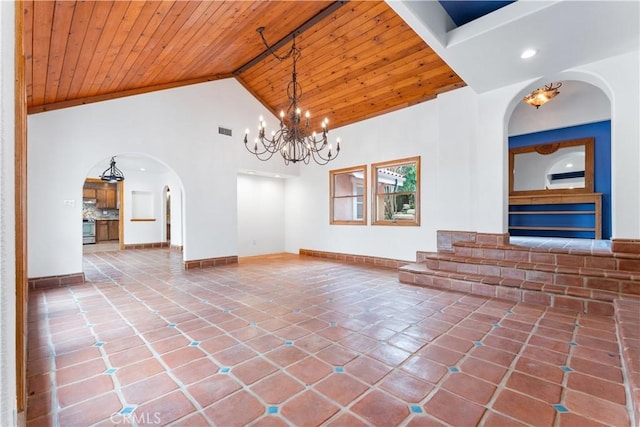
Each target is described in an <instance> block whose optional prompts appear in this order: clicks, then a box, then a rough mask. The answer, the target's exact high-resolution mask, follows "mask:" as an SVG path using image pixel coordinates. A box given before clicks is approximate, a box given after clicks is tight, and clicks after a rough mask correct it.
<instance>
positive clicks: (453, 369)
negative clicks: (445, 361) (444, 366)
mask: <svg viewBox="0 0 640 427" xmlns="http://www.w3.org/2000/svg"><path fill="white" fill-rule="evenodd" d="M449 372H460V369H458V368H456V367H455V366H449Z"/></svg>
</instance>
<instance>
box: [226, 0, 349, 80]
mask: <svg viewBox="0 0 640 427" xmlns="http://www.w3.org/2000/svg"><path fill="white" fill-rule="evenodd" d="M347 3H348V0H347V1H336V2H333V3H332V4H331V5H329V6H327V7H326V8H325V9H323V10H322V11H320V13H318V14H317V15H315V16H314V17H312V18H311V19H309V20H308V21H306V22H305V23H304V24H302V25H300V26H299V27H298V28H296V29H295V30H293V31H292V32H290V33H289V34H287V35H286V36H284V37H283V38H281V39H280V40H278V41H277V42H276V43H274V44H273V45H271V46H270V48H269V49H265V50H264V51H263V52H262V53H261V54H260V55H258V56H256V57H255V58H253V59H252V60H251V61H249V62H247V63H246V64H244V65H243V66H241V67H240V68H238V69H237V70H235V71H234V72H233V75H234V76H237V75H239V74H241V73H243V72H245V71H247V70H248V69H249V68H251V67H253V66H254V65H256V64H257V63H259V62H261V61H262V60H264V59H265V58H266V57H268V56H269V55H271V52H276V51H277V50H279V49H280V48H281V47H282V46H284V45H285V44H286V43H289V41H290V40H291V39H293V36H298V35H300V34H302V33H304V32H305V31H307V30H308V29H309V28H311V27H313V26H314V25H316V24H317V23H318V22H320V21H322V20H323V19H324V18H326V17H327V16H329V15H331V14H332V13H333V12H335V11H336V10H338V9H340V8H341V7H342V6H344V5H345V4H347Z"/></svg>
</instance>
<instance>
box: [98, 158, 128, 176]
mask: <svg viewBox="0 0 640 427" xmlns="http://www.w3.org/2000/svg"><path fill="white" fill-rule="evenodd" d="M115 159H116V158H115V157H112V158H111V163H110V165H109V167H108V168H107V169H105V171H104V172H102V174H101V175H100V179H101V180H103V181H108V182H118V181H124V174H123V173H122V171H121V170H120V169H118V168H117V167H116V160H115Z"/></svg>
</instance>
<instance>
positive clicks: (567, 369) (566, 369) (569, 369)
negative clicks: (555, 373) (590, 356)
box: [560, 366, 573, 372]
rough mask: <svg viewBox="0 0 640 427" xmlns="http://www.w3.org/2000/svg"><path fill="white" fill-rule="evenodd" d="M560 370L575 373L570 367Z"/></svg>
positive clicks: (561, 367)
mask: <svg viewBox="0 0 640 427" xmlns="http://www.w3.org/2000/svg"><path fill="white" fill-rule="evenodd" d="M560 369H562V370H563V371H565V372H573V369H571V368H570V367H568V366H560Z"/></svg>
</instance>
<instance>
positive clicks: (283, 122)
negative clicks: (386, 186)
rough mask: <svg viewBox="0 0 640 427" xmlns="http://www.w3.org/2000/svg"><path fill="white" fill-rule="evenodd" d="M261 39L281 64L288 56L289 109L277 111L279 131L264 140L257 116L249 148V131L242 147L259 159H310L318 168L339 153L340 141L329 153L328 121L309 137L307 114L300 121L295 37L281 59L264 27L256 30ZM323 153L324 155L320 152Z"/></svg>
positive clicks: (289, 160)
mask: <svg viewBox="0 0 640 427" xmlns="http://www.w3.org/2000/svg"><path fill="white" fill-rule="evenodd" d="M257 31H258V33H260V37H262V41H263V42H264V44H265V46H266V47H267V49H268V50H269V52H271V54H272V55H273V56H275V57H276V58H277V59H278V60H280V61H283V60H285V59H287V58H289V57H291V58H292V59H293V74H292V77H291V81H290V82H289V84H288V85H287V97H288V98H289V107H288V109H287V112H286V113H285V111H284V110H282V111H280V128H279V129H278V130H273V131H272V132H271V137H270V138H269V137H267V136H266V134H265V132H266V127H267V125H266V122H265V121H264V119H263V118H262V116H260V119H259V123H258V136H257V137H256V138H255V139H254V145H253V147H250V146H249V144H248V135H249V129H247V130H246V132H245V134H244V146H245V147H246V148H247V150H249V152H251V153H253V154H255V155H256V157H258V159H259V160H262V161H266V160H269V159H270V158H271V157H273V155H274V154H275V153H280V155H282V158H283V159H284V163H285V165H288V164H289V163H297V162H304V163H305V164H309V160H310V159H313V161H314V162H316V163H317V164H319V165H326V164H327V163H329V162H330V161H331V160H333V159H335V158H336V157H338V154H340V138H338V139H337V141H336V149H335V152H333V151H332V145H331V144H329V142H328V138H327V134H328V133H329V119H327V118H325V119H324V120H323V121H322V133H321V134H320V135H318V134H316V132H312V133H311V134H309V118H310V117H311V114H309V111H307V112H306V113H305V115H304V120H303V119H302V110H301V109H300V107H299V105H298V102H299V101H300V96H301V95H302V87H301V86H300V84H299V83H298V80H297V74H296V62H297V61H298V58H300V49H298V48H296V36H295V33H294V34H293V44H292V46H291V49H290V50H289V52H288V53H287V54H286V55H284V56H278V55H276V53H275V52H274V51H273V50H272V49H271V47H269V44H268V43H267V41H266V40H265V38H264V35H263V34H262V32H263V31H264V27H260V28H258V29H257ZM325 150H326V154H325V153H324V151H325Z"/></svg>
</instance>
